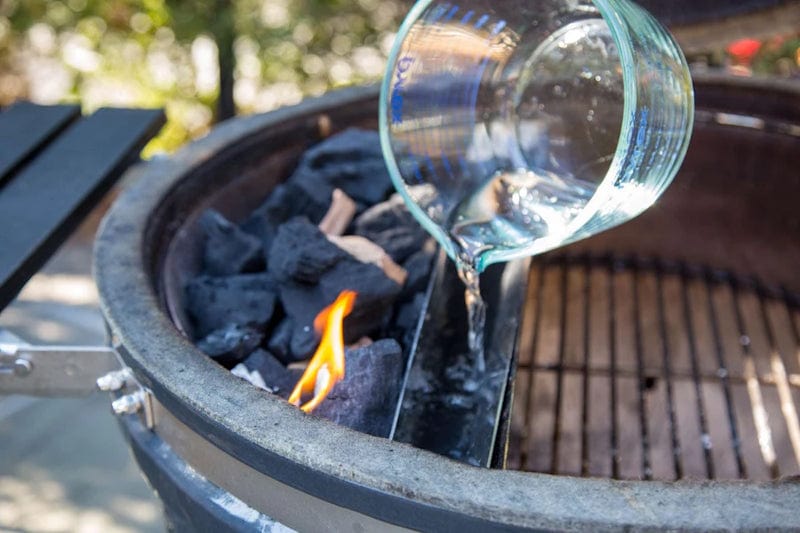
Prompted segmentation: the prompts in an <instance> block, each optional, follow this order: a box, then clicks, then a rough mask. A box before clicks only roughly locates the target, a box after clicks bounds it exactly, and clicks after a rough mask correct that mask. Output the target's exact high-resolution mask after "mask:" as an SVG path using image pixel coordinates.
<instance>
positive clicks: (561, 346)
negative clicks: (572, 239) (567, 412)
mask: <svg viewBox="0 0 800 533" xmlns="http://www.w3.org/2000/svg"><path fill="white" fill-rule="evenodd" d="M559 268H560V270H561V273H560V274H561V275H560V279H561V281H560V286H561V295H560V300H561V301H560V307H559V309H560V313H561V316H560V318H559V321H558V324H559V326H560V330H559V333H558V364H557V365H556V402H555V407H554V408H553V412H554V413H555V418H554V419H553V447H552V448H551V456H550V465H551V466H550V472H551V473H553V474H555V473H556V472H558V471H559V468H558V452H559V444H560V443H561V425H562V416H561V415H562V410H563V407H562V404H563V396H564V394H563V387H564V372H563V368H564V356H565V351H566V342H567V331H566V330H567V263H566V261H562V262H561V265H560V267H559Z"/></svg>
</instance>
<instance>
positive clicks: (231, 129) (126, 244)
mask: <svg viewBox="0 0 800 533" xmlns="http://www.w3.org/2000/svg"><path fill="white" fill-rule="evenodd" d="M715 81H716V82H717V83H718V82H719V80H718V79H717V80H715ZM738 82H740V80H736V79H731V80H730V83H733V84H735V83H738ZM745 83H746V82H745ZM695 88H696V90H698V91H702V88H703V81H702V79H698V78H697V77H696V78H695ZM752 88H754V89H758V88H757V87H752ZM795 97H800V89H795ZM376 101H377V88H376V87H368V88H355V89H346V90H343V91H338V92H335V93H331V94H328V95H326V96H323V97H321V98H319V99H314V100H309V101H306V102H303V103H301V104H299V105H298V106H294V107H291V108H285V109H281V110H279V111H276V112H272V113H268V114H266V115H258V116H252V117H247V118H243V119H238V120H233V121H229V122H227V123H224V124H222V125H220V126H219V127H218V128H216V129H215V130H214V131H213V132H212V133H211V134H210V135H209V136H208V137H206V138H204V139H202V140H200V141H197V142H195V143H192V144H191V145H189V146H187V147H186V148H184V149H183V150H181V151H180V153H179V154H177V155H175V156H174V157H173V158H171V159H169V160H161V161H155V162H150V163H146V164H144V165H141V166H139V167H137V168H135V169H133V170H132V171H131V172H130V174H132V175H131V176H129V179H130V180H131V181H135V184H134V185H132V186H131V187H130V188H129V189H128V190H127V191H125V192H124V193H123V194H122V196H121V197H120V198H119V200H118V201H117V202H116V203H115V205H114V207H113V208H112V210H111V212H110V213H109V215H108V216H107V218H106V219H105V220H104V222H103V225H102V227H101V230H100V233H99V236H98V239H97V244H96V250H95V258H94V270H95V279H96V282H97V285H98V288H99V292H100V299H101V308H102V310H103V313H104V315H105V317H106V319H107V321H108V322H109V324H110V327H111V330H112V332H113V334H114V336H115V337H116V338H117V340H118V341H119V342H120V343H121V344H122V346H124V347H125V350H123V358H124V360H125V362H126V363H127V364H128V365H130V366H131V367H132V368H133V370H134V372H135V373H136V374H137V376H138V377H139V378H140V379H141V380H142V381H143V383H144V384H145V385H146V386H148V387H149V388H151V389H152V391H153V393H154V394H155V396H156V397H157V398H158V400H159V401H160V402H161V403H162V404H163V405H165V406H166V407H167V408H168V409H169V410H170V411H171V412H172V413H173V414H174V415H175V416H176V417H177V418H178V419H179V420H180V421H181V422H183V423H184V424H186V425H187V426H188V427H190V428H191V429H192V430H193V431H195V432H197V433H198V434H199V435H202V436H204V437H203V438H205V439H206V440H208V441H210V442H212V443H213V444H214V445H215V446H216V447H217V448H219V449H221V450H223V451H225V452H227V453H229V454H230V455H233V456H234V457H237V458H238V459H239V460H240V461H242V462H244V463H245V464H247V465H249V466H251V467H253V468H255V469H256V470H258V471H260V472H262V473H264V474H265V475H267V476H270V477H272V478H275V479H277V480H279V481H281V482H283V483H286V484H288V485H290V486H293V487H295V488H297V489H300V490H303V491H304V492H308V493H310V494H313V495H315V496H318V497H320V498H321V499H324V500H326V501H329V502H331V503H334V504H336V505H340V506H343V507H348V508H351V509H354V510H356V511H358V512H361V513H363V514H366V515H370V516H373V517H376V518H378V519H381V520H385V521H387V522H390V523H394V524H398V525H404V526H407V527H414V528H423V529H428V528H431V527H436V525H437V524H438V525H442V526H444V527H445V528H446V529H454V528H458V527H469V528H476V527H478V528H482V529H493V530H497V529H516V528H540V527H571V526H572V527H574V526H576V525H580V526H583V527H589V526H595V527H607V528H608V527H610V528H622V527H628V526H638V527H664V526H665V525H669V527H692V528H708V527H726V524H727V525H730V526H731V527H767V526H774V525H787V524H788V525H791V524H796V519H797V516H796V514H795V513H793V512H792V510H791V509H792V502H796V501H799V500H800V483H797V482H793V481H791V480H790V481H786V480H782V481H778V482H767V483H752V482H737V481H714V482H691V481H686V482H684V481H682V482H677V483H661V482H653V481H647V482H637V481H615V480H606V479H582V478H569V477H559V476H551V475H547V474H534V473H523V472H513V471H499V470H484V469H476V468H473V467H469V466H466V465H462V464H460V463H456V462H454V461H451V460H449V459H446V458H443V457H440V456H437V455H434V454H431V453H429V452H425V451H422V450H418V449H415V448H411V447H410V446H405V445H402V444H399V443H393V442H389V441H384V440H382V439H377V438H373V437H370V436H367V435H362V434H359V433H356V432H353V431H351V430H348V429H346V428H342V427H339V426H336V425H334V424H332V423H329V422H327V421H324V420H320V419H316V418H313V417H309V416H307V415H304V414H302V413H301V412H300V411H298V410H297V409H295V408H293V407H291V406H289V405H288V404H286V403H285V402H283V401H281V400H278V399H276V398H272V397H270V396H268V395H265V394H262V393H261V392H260V391H258V390H257V389H256V388H254V387H252V386H249V385H247V384H245V383H244V382H242V381H241V380H238V379H237V378H235V377H234V376H232V375H231V374H230V373H229V372H227V371H225V370H224V369H223V368H221V367H219V366H218V365H216V364H215V363H213V361H211V360H210V359H209V358H207V357H205V356H204V355H203V354H202V353H201V352H200V351H199V350H197V349H196V348H195V347H194V346H193V345H192V344H191V343H190V342H189V341H188V340H186V339H185V338H183V337H182V336H181V335H180V334H179V332H178V331H177V330H176V328H175V327H174V326H173V324H172V322H171V321H170V320H169V318H168V316H167V314H166V312H165V310H164V309H163V306H162V303H161V301H160V299H159V297H158V295H157V293H156V290H155V286H156V282H155V281H154V279H153V269H152V264H151V263H152V261H153V257H152V254H153V253H154V250H153V246H152V243H151V242H149V241H148V238H147V236H148V235H150V233H151V231H153V224H154V220H155V219H156V218H157V217H155V216H154V213H156V212H157V211H158V210H159V208H160V207H161V205H162V203H163V202H164V200H165V198H167V196H168V195H170V194H175V193H176V190H177V188H178V187H179V186H180V185H182V184H184V183H186V182H188V181H190V180H191V179H192V177H193V175H194V174H195V172H196V171H197V169H198V168H200V167H201V166H202V165H203V164H204V163H205V162H207V161H208V160H209V158H210V156H211V155H212V154H219V153H220V152H222V151H225V150H233V151H235V148H236V146H237V144H242V143H243V142H244V141H245V140H247V139H250V138H252V137H253V136H256V135H260V136H262V137H265V138H268V137H269V135H268V134H266V133H267V132H268V131H269V129H270V128H275V127H277V126H278V125H284V124H285V123H286V122H287V121H290V120H291V121H295V122H297V123H303V122H305V123H307V124H309V125H315V124H316V123H317V118H318V117H319V116H320V115H322V114H324V115H328V116H330V117H331V118H332V119H334V121H335V120H337V119H339V118H345V119H346V118H347V116H348V113H349V114H350V115H353V114H356V112H355V111H353V109H352V108H361V111H360V113H361V114H362V115H363V114H365V113H366V111H364V110H363V109H364V108H369V105H371V104H372V103H373V102H376ZM159 229H162V230H163V229H165V228H164V227H163V225H162V227H161V228H159ZM172 230H173V231H174V230H175V228H172ZM176 369H180V370H179V371H178V372H176ZM243 405H247V406H248V407H249V408H252V411H250V412H249V413H247V415H245V414H244V413H243V412H242V410H241V406H243ZM156 433H158V427H157V426H156ZM344 443H346V445H344ZM315 455H317V456H318V457H316V458H315V457H314V456H315ZM398 465H400V466H398ZM193 466H194V465H193ZM200 472H201V473H202V470H200ZM414 476H417V478H416V479H414ZM567 502H569V503H568V504H567ZM765 509H769V510H771V511H773V512H772V513H771V514H770V515H769V516H766V513H765V512H764V510H765ZM261 511H262V512H266V513H267V514H270V513H269V510H264V509H261ZM289 525H291V524H289Z"/></svg>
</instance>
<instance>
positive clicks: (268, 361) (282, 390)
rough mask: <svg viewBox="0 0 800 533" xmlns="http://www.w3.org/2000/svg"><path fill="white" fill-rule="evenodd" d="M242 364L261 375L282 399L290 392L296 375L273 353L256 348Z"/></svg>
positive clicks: (295, 380)
mask: <svg viewBox="0 0 800 533" xmlns="http://www.w3.org/2000/svg"><path fill="white" fill-rule="evenodd" d="M242 364H243V365H244V366H246V367H247V369H248V370H249V371H251V372H252V371H256V372H258V373H259V374H260V375H261V378H262V379H263V380H264V383H265V384H266V385H267V387H269V389H270V390H271V391H272V392H274V393H275V394H277V395H278V396H280V397H281V398H283V399H287V398H288V397H289V394H291V392H292V389H293V388H294V385H295V383H297V379H298V376H297V375H296V373H294V372H292V371H291V370H289V369H288V368H286V367H285V366H284V365H283V363H281V362H280V361H279V360H278V359H277V358H276V357H275V356H274V355H272V354H271V353H269V352H268V351H266V350H262V349H258V350H256V351H254V352H253V353H251V354H250V355H249V356H248V357H247V359H245V360H244V361H242Z"/></svg>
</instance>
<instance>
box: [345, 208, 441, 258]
mask: <svg viewBox="0 0 800 533" xmlns="http://www.w3.org/2000/svg"><path fill="white" fill-rule="evenodd" d="M354 225H355V233H356V235H361V236H363V237H366V238H367V239H369V240H371V241H372V242H374V243H375V244H377V245H378V246H380V247H381V248H383V249H384V250H385V251H386V253H387V254H389V256H390V257H391V258H392V259H393V260H394V261H395V262H396V263H398V264H402V263H403V262H404V261H405V260H406V259H407V258H408V257H409V256H410V255H411V254H413V253H414V252H417V251H419V250H421V249H423V248H424V247H425V242H426V241H427V239H428V233H427V232H426V231H425V230H424V229H423V228H422V226H420V225H419V223H418V222H417V221H416V220H415V219H414V216H413V215H412V214H411V213H409V211H408V209H407V208H406V206H405V204H404V203H403V199H402V198H401V197H400V195H399V194H395V195H392V197H391V198H390V199H389V200H387V201H386V202H382V203H380V204H377V205H374V206H373V207H371V208H369V209H367V210H366V211H364V212H363V213H362V214H361V215H360V216H359V217H358V218H357V219H356V220H355V223H354Z"/></svg>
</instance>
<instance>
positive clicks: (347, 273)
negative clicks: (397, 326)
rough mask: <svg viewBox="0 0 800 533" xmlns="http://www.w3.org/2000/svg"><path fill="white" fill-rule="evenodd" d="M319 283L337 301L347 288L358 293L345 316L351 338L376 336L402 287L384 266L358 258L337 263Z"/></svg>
mask: <svg viewBox="0 0 800 533" xmlns="http://www.w3.org/2000/svg"><path fill="white" fill-rule="evenodd" d="M319 285H320V288H321V289H322V292H323V294H324V295H325V299H326V300H327V301H328V302H332V301H334V300H335V299H336V297H337V296H338V295H339V293H340V292H342V291H343V290H345V289H353V290H355V291H356V292H357V293H358V296H356V301H355V305H354V306H353V310H352V312H351V313H350V315H349V316H348V317H347V318H345V319H344V335H345V340H346V341H347V342H354V341H356V340H358V339H359V338H361V337H364V336H372V335H373V334H374V332H375V331H377V330H378V329H380V328H381V327H383V325H384V324H385V323H386V321H387V320H388V318H389V315H390V314H391V310H392V306H393V305H394V302H395V300H396V299H397V296H398V295H399V294H400V291H401V289H402V287H401V286H400V285H399V284H398V283H396V282H394V281H392V280H391V279H390V278H389V277H387V276H386V274H385V273H384V272H383V270H381V269H380V268H378V267H376V266H375V265H370V264H366V263H361V262H359V261H356V260H355V259H353V260H351V261H343V262H341V263H339V264H338V265H336V266H335V267H334V268H332V269H331V270H330V271H329V272H327V273H326V274H325V275H324V276H323V277H322V278H320V280H319Z"/></svg>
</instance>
